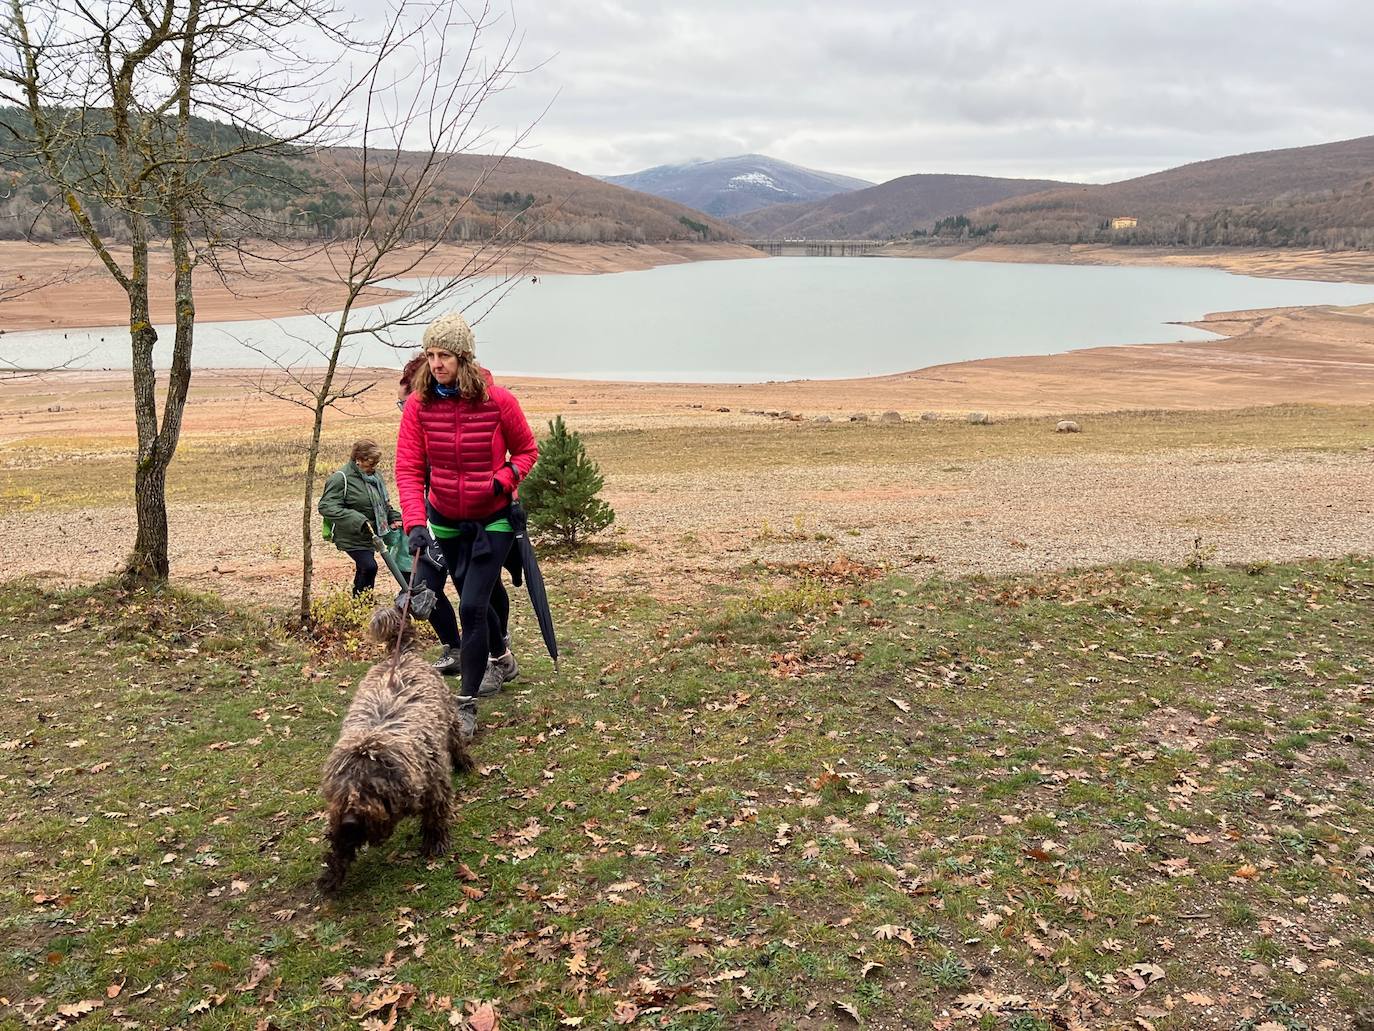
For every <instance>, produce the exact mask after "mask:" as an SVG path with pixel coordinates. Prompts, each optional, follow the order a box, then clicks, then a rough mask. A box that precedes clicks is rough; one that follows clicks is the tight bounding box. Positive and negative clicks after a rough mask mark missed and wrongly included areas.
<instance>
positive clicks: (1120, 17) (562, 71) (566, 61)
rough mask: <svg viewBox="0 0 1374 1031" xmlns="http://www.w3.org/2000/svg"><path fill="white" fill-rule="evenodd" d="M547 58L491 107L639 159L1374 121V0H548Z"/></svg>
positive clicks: (528, 44) (1117, 145)
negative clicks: (1372, 56)
mask: <svg viewBox="0 0 1374 1031" xmlns="http://www.w3.org/2000/svg"><path fill="white" fill-rule="evenodd" d="M513 17H514V20H515V23H516V24H517V25H518V27H519V29H520V31H521V32H523V34H524V44H523V47H522V51H521V55H522V58H523V59H524V60H525V62H526V63H527V64H539V65H540V67H539V68H538V69H537V70H535V71H532V72H530V73H529V74H527V75H524V76H522V77H520V79H519V80H518V81H517V82H516V83H515V85H514V87H513V88H512V89H511V90H510V91H509V92H507V93H505V94H503V95H502V96H501V97H499V98H498V99H497V100H496V101H495V102H493V103H492V104H491V105H490V107H489V109H488V110H487V111H486V112H484V114H485V115H486V116H487V118H486V119H485V120H487V121H490V122H492V123H494V124H497V125H501V126H509V127H511V128H514V127H516V126H518V125H521V124H525V123H528V122H529V121H530V120H531V119H533V118H534V117H535V116H536V115H537V113H538V112H539V111H540V110H542V108H543V107H544V105H545V104H547V103H548V102H549V101H550V100H551V99H552V100H553V106H552V108H551V109H550V110H549V112H548V113H547V114H546V115H545V116H544V117H543V119H542V121H541V122H540V124H539V125H538V126H537V128H536V129H535V130H534V132H533V134H532V135H531V137H530V146H528V147H526V148H525V149H524V150H522V151H520V153H521V155H522V156H526V157H532V158H537V159H540V160H545V161H552V162H554V163H557V164H560V165H566V166H568V167H570V168H573V169H576V170H578V171H583V172H593V173H619V172H629V171H635V170H638V169H640V168H644V167H647V166H649V165H654V164H661V163H664V162H670V161H679V160H683V159H686V158H690V157H708V158H709V157H721V156H725V155H728V154H737V153H741V152H745V151H758V152H764V153H768V154H771V155H773V156H775V157H779V158H783V159H785V160H789V161H794V162H796V163H798V164H803V165H809V166H812V167H816V168H823V169H827V170H830V171H836V172H844V173H848V174H852V175H858V176H863V177H865V178H868V179H873V180H883V179H889V178H892V177H894V176H898V175H904V174H908V173H912V172H956V171H957V172H972V173H984V174H991V175H1018V176H1026V177H1045V176H1049V177H1056V178H1072V179H1078V180H1085V181H1108V180H1111V179H1116V178H1122V177H1125V176H1129V175H1136V174H1141V173H1143V172H1148V171H1154V170H1157V169H1160V168H1165V167H1169V166H1171V165H1176V164H1180V163H1183V162H1186V161H1194V160H1200V159H1204V158H1208V157H1217V156H1221V155H1224V154H1230V153H1237V152H1242V151H1253V150H1264V149H1269V148H1273V147H1286V146H1301V145H1305V144H1310V143H1320V142H1325V141H1328V140H1334V139H1342V138H1348V137H1353V136H1361V135H1367V134H1370V133H1374V62H1370V61H1369V60H1368V54H1369V53H1371V52H1374V4H1370V3H1368V2H1367V0H1301V2H1299V0H966V2H965V3H964V4H962V5H954V4H949V3H947V2H945V0H938V2H937V0H914V2H913V0H908V2H905V3H890V2H886V0H845V2H843V3H839V4H836V3H833V2H832V3H809V2H796V3H792V2H783V0H759V2H743V3H742V2H739V0H734V2H728V0H693V2H691V3H687V2H685V0H679V2H674V3H669V2H664V0H658V2H632V0H540V2H539V3H537V4H528V5H525V4H521V5H518V6H517V7H516V8H515V9H514V11H513Z"/></svg>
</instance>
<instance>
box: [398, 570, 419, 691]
mask: <svg viewBox="0 0 1374 1031" xmlns="http://www.w3.org/2000/svg"><path fill="white" fill-rule="evenodd" d="M419 571H420V549H419V548H416V549H415V551H414V552H413V553H412V554H411V556H410V583H408V584H406V592H405V593H406V600H405V601H404V602H403V603H402V604H401V625H400V627H399V628H398V629H397V630H396V654H394V655H393V656H392V657H391V679H392V681H393V682H394V681H395V680H396V671H397V670H399V669H400V668H401V642H402V641H403V640H405V636H406V620H408V619H409V618H410V596H411V594H412V593H413V592H414V590H415V574H416V573H418V572H419Z"/></svg>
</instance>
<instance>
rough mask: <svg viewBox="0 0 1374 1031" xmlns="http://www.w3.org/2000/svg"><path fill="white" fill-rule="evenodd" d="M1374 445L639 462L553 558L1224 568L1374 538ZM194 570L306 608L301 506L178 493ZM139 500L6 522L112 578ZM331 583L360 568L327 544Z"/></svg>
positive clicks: (567, 568)
mask: <svg viewBox="0 0 1374 1031" xmlns="http://www.w3.org/2000/svg"><path fill="white" fill-rule="evenodd" d="M1372 471H1374V453H1371V449H1366V450H1363V451H1360V452H1355V453H1336V454H1331V453H1303V452H1292V451H1285V452H1283V453H1266V452H1263V451H1254V450H1236V449H1232V450H1223V451H1199V450H1188V451H1166V452H1159V453H1154V454H1147V455H1129V456H1126V455H1120V456H1119V455H1093V456H1074V457H1044V458H1020V459H989V460H981V461H963V462H961V463H959V464H957V465H941V466H936V465H933V464H912V465H909V466H897V467H892V466H887V467H884V468H882V469H878V470H875V469H865V468H862V467H854V466H835V467H830V468H827V467H815V466H813V467H807V468H784V469H782V470H777V469H774V470H769V471H768V473H767V475H766V476H764V475H761V474H755V475H753V476H750V475H749V474H747V473H745V472H740V471H731V472H730V473H729V474H728V475H716V474H714V473H713V474H709V475H704V474H702V473H699V472H693V473H690V474H659V475H642V476H633V475H621V476H618V477H616V478H615V480H614V482H612V483H609V484H608V487H607V497H608V499H609V500H610V502H611V503H612V505H613V506H614V508H615V510H616V513H617V523H616V529H615V532H614V533H612V534H610V535H609V540H610V541H612V542H615V543H618V544H620V545H622V546H621V547H618V548H609V549H604V550H603V551H602V553H599V554H595V555H592V556H590V557H587V558H584V559H581V560H579V561H578V562H576V563H575V564H571V563H565V562H547V563H546V565H548V567H549V569H548V572H549V573H550V574H551V576H552V578H553V579H554V580H555V581H558V580H563V579H565V578H566V579H567V580H568V581H569V582H571V580H572V578H573V577H578V578H585V577H588V576H592V577H595V578H596V579H597V580H598V582H599V583H601V584H603V585H604V586H609V587H619V588H621V589H624V590H629V591H644V592H647V593H650V594H653V595H655V596H657V597H660V598H668V599H671V598H675V597H677V598H685V597H691V596H697V595H699V594H700V593H702V592H704V591H707V590H710V589H712V588H713V587H715V586H718V585H720V584H725V583H728V581H729V579H730V577H731V575H732V574H733V573H734V572H735V571H737V570H738V569H740V568H741V567H743V566H746V565H748V564H750V563H754V562H769V563H772V562H778V563H787V562H798V561H809V560H815V559H817V558H833V557H837V556H839V555H846V556H849V557H851V558H854V559H857V560H861V561H864V562H866V563H870V564H875V565H880V566H884V567H886V568H890V569H895V570H907V571H910V572H915V573H918V574H922V573H925V572H928V571H939V572H943V573H954V574H960V573H1001V572H1028V571H1034V570H1041V569H1061V568H1071V567H1075V566H1086V565H1096V564H1101V563H1113V562H1120V561H1126V560H1132V559H1144V560H1153V561H1160V562H1166V563H1174V564H1178V563H1182V562H1183V561H1184V560H1185V559H1186V558H1187V557H1188V555H1189V554H1190V552H1191V551H1192V549H1193V542H1194V539H1195V538H1196V537H1199V536H1200V537H1201V538H1202V545H1203V548H1204V549H1205V552H1206V554H1208V555H1209V556H1211V558H1212V559H1213V560H1215V561H1218V562H1247V561H1283V560H1289V559H1297V558H1304V557H1312V556H1336V555H1343V554H1347V553H1350V552H1364V553H1369V552H1374V476H1371V472H1372ZM171 522H172V526H173V540H172V549H171V561H172V566H173V573H174V578H175V579H176V580H177V581H178V582H179V583H182V584H186V585H188V586H199V587H213V588H214V589H216V590H218V591H220V592H222V593H224V594H226V595H229V596H234V597H241V598H253V599H257V600H261V601H270V602H277V603H289V602H290V601H291V600H292V599H293V598H294V597H295V593H296V586H295V583H296V578H297V576H298V569H299V563H300V542H299V535H300V514H299V509H298V508H296V507H295V503H292V502H286V501H282V502H269V503H265V504H264V503H262V502H258V503H250V502H248V501H246V500H245V501H242V502H239V501H234V502H229V503H223V504H213V505H212V504H194V505H183V506H180V507H174V509H173V511H172V513H171ZM133 536H134V517H133V512H132V510H129V509H124V508H117V509H116V508H109V509H89V508H88V509H80V510H76V511H73V512H67V513H64V514H63V515H62V517H61V518H60V520H58V521H57V522H55V523H54V522H53V521H51V520H49V519H46V518H41V517H36V516H35V514H34V513H32V512H30V513H27V514H9V515H6V516H3V517H0V540H3V541H4V542H5V545H4V549H3V550H4V552H5V556H6V567H7V570H8V572H9V573H10V574H11V575H22V574H28V573H42V574H47V575H52V576H54V577H57V578H60V579H94V578H98V577H101V576H105V575H108V574H109V573H111V572H113V571H114V570H115V569H116V567H117V566H118V564H119V561H120V559H121V558H122V557H123V554H124V550H125V549H126V548H127V546H128V544H129V543H130V542H131V541H132V540H133ZM316 558H317V565H316V573H317V583H318V584H320V585H321V586H322V587H325V586H328V585H330V584H338V585H341V584H344V583H346V582H348V580H349V578H350V576H351V568H352V566H351V563H350V562H349V560H348V559H347V558H346V557H345V556H343V555H342V554H340V553H338V552H336V551H335V550H334V549H333V548H332V547H330V546H329V545H320V546H318V547H317V549H316Z"/></svg>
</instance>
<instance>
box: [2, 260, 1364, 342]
mask: <svg viewBox="0 0 1374 1031" xmlns="http://www.w3.org/2000/svg"><path fill="white" fill-rule="evenodd" d="M472 254H473V248H471V247H464V246H459V245H454V246H446V247H443V248H440V250H439V252H438V253H437V254H436V255H435V256H434V258H433V259H432V260H430V261H428V262H426V263H424V264H422V265H421V266H420V268H419V269H418V270H417V273H418V274H424V273H426V272H430V271H434V270H436V269H437V268H439V267H440V266H441V265H443V264H444V263H449V264H452V263H454V262H456V261H462V260H465V259H467V258H469V257H471V255H472ZM281 256H282V255H281V253H280V252H279V251H274V250H273V249H272V248H270V247H264V248H263V249H262V253H261V254H260V255H259V256H258V257H253V258H246V259H245V260H244V261H243V262H242V263H241V264H239V265H236V266H233V267H230V268H229V269H227V270H226V273H227V274H226V278H225V280H224V281H221V280H220V279H219V277H218V276H216V275H215V274H214V273H213V272H211V271H210V270H208V269H207V270H205V272H204V274H203V275H201V276H200V277H199V278H198V279H197V295H196V311H197V316H198V317H199V318H200V319H202V320H204V321H207V322H234V321H241V320H248V319H270V318H282V317H288V316H292V315H301V314H306V313H309V312H312V311H319V312H327V311H332V310H335V309H337V308H338V306H339V305H338V301H337V298H338V296H339V293H340V291H339V288H338V284H337V282H336V281H335V280H334V278H333V276H334V273H333V268H332V266H331V264H330V257H329V254H328V253H327V252H325V251H324V250H323V249H321V250H318V251H315V252H313V253H311V254H309V255H307V256H305V257H303V258H300V259H299V260H293V261H291V262H290V263H289V264H282V263H281V261H280V258H281ZM875 256H878V257H889V258H925V259H947V260H953V261H986V262H997V263H1020V264H1051V265H1121V266H1157V267H1200V268H1218V269H1222V270H1224V271H1227V272H1234V273H1237V274H1241V275H1249V276H1269V277H1274V278H1283V279H1311V280H1322V281H1329V282H1351V283H1374V253H1371V252H1367V251H1316V250H1293V251H1279V250H1249V249H1230V248H1217V249H1211V250H1199V251H1183V250H1172V249H1169V248H1159V247H1106V246H1101V245H1082V246H1062V245H1057V244H1034V245H1029V244H1028V245H1016V246H1006V245H982V246H976V247H975V246H969V245H962V244H950V245H928V244H927V245H905V244H892V245H889V246H887V247H884V248H882V249H881V250H880V251H878V252H876V254H875ZM763 257H765V255H764V254H763V253H762V252H760V251H757V250H755V249H753V248H752V247H746V246H744V245H743V244H735V243H667V244H540V245H532V246H530V247H529V248H526V249H523V250H521V251H519V252H514V253H512V254H511V256H510V257H509V260H507V261H504V262H501V263H498V264H497V266H496V268H495V269H494V271H496V272H498V273H499V272H511V271H513V270H517V269H518V270H520V271H522V272H526V273H528V274H531V275H545V274H547V275H554V274H559V275H598V274H602V273H610V272H631V271H638V270H642V269H649V268H657V267H660V266H663V265H674V264H682V263H685V262H695V261H718V260H723V259H742V258H763ZM152 260H153V265H154V275H155V282H154V290H153V297H152V301H153V321H154V322H157V323H169V322H170V321H171V319H172V299H171V294H170V291H169V289H166V288H165V280H166V277H165V276H164V277H160V278H157V273H158V270H159V269H162V268H164V267H165V266H167V265H169V263H170V260H171V258H170V254H169V253H168V252H167V250H166V249H165V248H155V249H154V252H153V256H152ZM0 268H4V269H23V270H24V272H23V273H22V276H23V280H22V282H19V283H17V284H16V285H18V286H19V287H21V288H24V287H32V286H34V284H44V285H40V286H38V287H37V288H36V289H30V290H29V291H28V292H23V293H20V294H19V296H16V297H12V298H10V299H9V300H6V301H5V302H4V304H3V306H2V307H0V329H4V330H11V331H15V330H41V329H57V330H62V329H78V328H89V327H101V326H118V325H122V324H123V323H124V322H125V320H126V319H127V318H128V308H127V301H126V299H125V295H124V293H123V291H122V290H121V289H120V288H119V287H118V286H117V285H116V284H115V283H114V281H113V280H111V279H110V277H109V275H108V274H107V273H106V272H105V271H104V269H103V267H101V266H100V265H99V263H98V262H97V261H96V259H95V257H94V256H93V255H92V254H91V252H90V249H89V248H88V247H87V246H86V245H85V244H84V243H80V242H77V241H68V242H64V243H60V244H28V243H23V242H21V241H12V240H7V241H0ZM397 296H399V294H398V293H396V292H395V291H390V290H373V291H369V292H368V293H366V294H365V295H364V302H365V303H368V304H379V303H382V302H384V301H387V300H390V299H392V298H395V297H397Z"/></svg>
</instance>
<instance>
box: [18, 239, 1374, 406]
mask: <svg viewBox="0 0 1374 1031" xmlns="http://www.w3.org/2000/svg"><path fill="white" fill-rule="evenodd" d="M475 293H476V290H475V289H474V291H473V292H472V294H473V295H475ZM469 296H472V295H469ZM1370 301H1374V285H1358V284H1349V283H1321V282H1308V281H1300V280H1284V279H1259V278H1252V277H1246V276H1234V275H1229V274H1227V273H1224V272H1220V271H1217V270H1214V269H1197V268H1107V267H1091V266H1072V265H1010V264H993V263H987V262H971V261H970V262H956V261H932V260H901V259H890V258H888V259H884V258H769V259H766V260H762V259H760V260H752V261H751V260H736V261H705V262H696V263H692V264H687V265H673V266H667V267H663V268H657V269H650V270H648V271H643V272H622V273H616V274H611V275H599V276H552V275H549V276H545V275H541V276H539V277H538V282H537V283H533V282H531V281H530V279H529V277H525V278H523V279H522V281H521V282H519V283H517V284H515V285H514V286H513V288H512V289H510V290H509V291H508V292H506V293H505V295H504V296H503V297H502V299H501V301H500V302H499V304H497V306H496V307H495V308H494V309H492V310H490V311H484V308H485V304H483V303H477V304H474V305H473V306H472V307H470V308H469V309H468V314H469V317H470V318H471V319H478V320H479V321H478V322H477V339H478V357H479V359H480V360H481V361H482V362H483V364H485V365H488V366H489V367H490V368H492V369H493V370H494V371H495V372H497V373H498V374H506V375H511V374H528V375H542V376H572V377H579V378H594V379H634V380H662V381H713V382H731V381H741V382H743V381H761V380H776V379H818V378H831V377H849V376H872V375H881V374H885V373H893V372H902V371H905V370H909V369H917V368H924V367H927V366H931V365H940V364H944V363H947V362H956V361H964V360H967V359H972V358H991V357H998V356H1004V355H1024V354H1051V353H1054V352H1058V351H1066V350H1072V349H1075V348H1082V347H1097V346H1101V345H1105V344H1136V343H1154V342H1162V341H1176V340H1204V339H1210V338H1211V337H1212V334H1209V333H1206V332H1203V331H1200V330H1196V329H1192V328H1190V327H1187V326H1181V325H1173V324H1171V323H1173V322H1181V321H1193V320H1197V319H1200V318H1202V316H1204V315H1205V314H1207V313H1208V312H1217V311H1233V310H1240V309H1249V308H1269V307H1279V306H1286V305H1300V304H1301V305H1308V304H1328V305H1349V304H1360V303H1365V302H1370ZM394 303H395V302H393V304H394ZM453 306H455V307H461V306H462V305H461V304H456V305H453ZM355 317H358V318H363V319H366V318H373V317H375V316H373V315H370V314H369V313H368V312H367V311H366V310H364V311H362V312H360V313H358V314H357V316H355ZM479 317H480V318H479ZM422 330H423V327H420V326H416V327H409V328H407V329H404V330H398V331H395V332H394V333H392V334H391V336H390V338H389V340H388V341H382V340H373V339H368V338H363V339H361V340H360V342H359V343H358V344H357V345H355V346H354V347H352V348H351V349H350V351H349V352H348V361H349V363H350V364H357V365H380V366H398V365H400V364H401V362H402V361H403V359H404V356H405V354H406V353H407V352H408V350H409V349H410V348H413V347H414V346H416V345H417V344H418V341H419V338H420V334H421V332H422ZM160 332H161V334H162V337H163V340H165V341H167V343H166V344H165V345H163V344H159V348H158V353H157V361H158V364H159V365H160V366H165V365H166V364H167V362H168V360H169V357H170V340H171V331H170V329H161V328H160ZM331 336H332V333H331V331H330V329H329V327H328V326H327V325H325V324H322V323H321V321H320V320H317V319H315V318H310V317H300V318H290V319H280V320H276V321H245V322H232V323H217V324H215V323H205V324H201V325H200V326H198V327H197V329H196V344H195V364H196V365H197V366H198V367H202V368H210V367H214V368H222V367H260V366H263V365H265V364H266V362H265V361H264V360H263V357H262V355H260V354H258V353H257V352H255V351H253V350H252V349H251V348H250V347H249V346H248V345H249V344H252V345H254V346H256V347H258V348H260V349H261V350H263V351H265V352H267V353H268V354H272V355H276V356H279V357H280V358H282V359H283V360H284V361H288V362H293V363H298V364H319V359H318V358H317V357H314V352H313V351H311V349H310V348H309V347H308V345H307V344H306V343H304V342H303V341H310V340H315V341H323V340H325V339H327V338H329V337H331ZM0 355H2V356H4V357H6V358H8V359H9V360H11V361H15V362H18V363H21V364H25V365H50V364H57V363H59V362H62V361H66V360H69V359H72V358H77V359H78V360H77V365H78V366H79V367H88V368H128V367H129V343H128V337H127V333H126V332H125V331H122V330H120V329H118V328H113V327H112V328H107V329H96V330H69V331H67V332H66V333H63V332H54V331H40V332H15V333H6V334H4V335H3V336H0Z"/></svg>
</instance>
